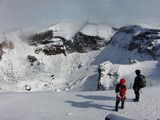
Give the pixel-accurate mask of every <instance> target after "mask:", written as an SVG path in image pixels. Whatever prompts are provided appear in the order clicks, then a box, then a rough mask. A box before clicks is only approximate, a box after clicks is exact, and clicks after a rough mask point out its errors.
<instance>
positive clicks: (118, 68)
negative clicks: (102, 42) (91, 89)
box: [92, 26, 160, 89]
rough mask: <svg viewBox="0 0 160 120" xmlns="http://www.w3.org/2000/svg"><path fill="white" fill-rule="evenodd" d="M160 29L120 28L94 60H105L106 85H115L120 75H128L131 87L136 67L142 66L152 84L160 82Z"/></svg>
mask: <svg viewBox="0 0 160 120" xmlns="http://www.w3.org/2000/svg"><path fill="white" fill-rule="evenodd" d="M159 33H160V30H159V29H153V28H146V27H144V26H126V27H122V28H120V29H119V30H118V31H117V32H116V33H115V35H114V36H113V37H112V41H111V42H110V44H109V45H108V46H106V47H105V49H104V50H103V51H102V52H101V54H100V55H99V56H98V57H97V58H96V59H95V61H94V62H93V63H92V64H94V65H95V64H99V63H100V62H101V65H100V66H101V69H102V73H101V74H102V75H101V76H100V81H101V84H102V85H103V86H104V88H105V89H109V88H114V84H115V83H117V82H118V81H119V80H120V78H126V80H127V86H128V87H131V86H132V85H133V81H134V78H135V70H136V69H140V70H141V71H142V74H144V75H145V76H146V77H147V80H148V86H149V85H155V84H160V81H159V77H160V76H159V71H160V67H159V58H160V57H159V50H160V49H159V48H160V44H159V41H160V36H159V35H160V34H159Z"/></svg>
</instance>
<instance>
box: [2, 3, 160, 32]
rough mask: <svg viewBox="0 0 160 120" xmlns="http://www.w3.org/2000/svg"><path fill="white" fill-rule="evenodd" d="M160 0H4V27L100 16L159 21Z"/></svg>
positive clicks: (121, 21) (119, 21) (117, 21)
mask: <svg viewBox="0 0 160 120" xmlns="http://www.w3.org/2000/svg"><path fill="white" fill-rule="evenodd" d="M159 11H160V0H0V29H1V30H2V29H8V28H13V27H30V26H39V25H41V26H43V25H49V24H52V23H55V22H60V21H68V20H69V21H84V20H97V21H102V22H107V23H110V24H113V25H125V24H134V23H136V22H139V21H140V22H142V23H143V22H146V23H147V22H153V23H154V24H158V25H160V24H159V20H160V12H159Z"/></svg>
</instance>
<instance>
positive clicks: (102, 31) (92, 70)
mask: <svg viewBox="0 0 160 120" xmlns="http://www.w3.org/2000/svg"><path fill="white" fill-rule="evenodd" d="M65 26H66V27H65ZM74 28H75V29H74ZM45 30H52V31H53V38H51V39H48V38H47V39H45V40H47V41H49V43H47V44H46V42H45V44H41V42H40V43H37V44H36V45H29V44H28V42H26V36H25V37H23V36H22V35H24V32H23V31H22V30H16V31H12V32H8V33H7V34H5V36H6V39H7V40H11V41H12V42H13V44H14V46H15V47H14V49H13V50H5V54H3V56H2V60H1V61H0V70H1V71H0V74H1V75H0V79H1V84H0V88H1V91H26V88H25V86H26V85H27V86H28V87H31V91H46V90H54V91H84V90H85V91H89V90H96V89H97V82H98V77H99V73H98V66H99V65H100V64H102V66H104V67H105V71H103V77H102V76H101V80H100V81H101V82H102V85H103V86H104V87H105V88H107V89H108V88H111V87H112V86H114V83H115V82H117V81H118V80H119V79H120V78H121V77H125V78H126V79H127V85H128V86H129V87H130V86H131V84H132V83H133V79H134V77H135V73H134V71H135V69H140V70H141V71H142V74H144V75H146V77H147V80H148V83H149V84H151V85H155V84H159V71H160V67H159V30H158V29H154V28H146V27H141V26H126V27H122V28H120V29H119V30H118V31H117V32H116V33H115V34H114V32H115V30H114V28H112V27H111V26H108V25H104V24H78V26H74V25H73V24H71V23H60V24H56V25H53V26H51V27H48V28H44V29H43V30H39V31H37V33H41V32H42V31H45ZM77 31H78V32H77ZM22 33H23V34H22ZM56 33H57V34H56ZM92 33H93V34H92ZM113 34H114V36H113ZM27 35H28V34H27ZM54 35H55V36H56V37H55V36H54ZM60 35H61V36H60ZM88 35H89V36H88ZM141 35H143V36H144V37H143V39H142V37H141ZM57 36H58V37H57ZM73 36H74V37H73ZM111 36H113V37H112V39H111ZM24 38H25V39H24ZM40 38H43V36H41V35H40ZM57 40H58V41H60V44H59V45H60V47H59V48H60V49H61V50H62V51H67V50H69V48H70V46H68V45H71V44H67V42H69V43H74V44H73V45H75V44H76V45H79V44H80V45H81V46H78V47H81V48H83V49H82V50H84V51H81V52H82V53H79V52H80V51H76V50H73V51H72V52H69V51H67V52H65V54H64V53H63V52H62V53H63V54H62V53H61V54H60V53H59V54H56V55H45V54H44V52H43V49H44V48H47V49H48V46H50V45H52V44H53V43H55V42H56V43H57ZM110 40H111V42H110ZM64 41H65V42H64ZM66 41H67V42H66ZM106 41H107V42H108V43H107V44H106V43H105V42H106ZM137 41H141V42H137ZM146 41H147V42H146ZM52 42H53V43H52ZM99 42H102V44H103V45H102V46H100V47H98V49H96V50H94V48H95V47H96V45H98V46H99V45H100V44H99ZM134 42H135V43H134ZM131 43H133V44H134V45H135V44H136V47H135V48H134V49H132V50H131V49H130V47H128V46H130V44H131ZM61 45H62V46H61ZM76 45H75V47H73V48H76V47H77V46H76ZM90 45H92V46H90ZM106 45H107V46H106ZM84 46H85V47H84ZM88 46H89V47H91V48H89V47H88ZM104 46H105V47H104ZM141 46H142V47H143V48H144V49H143V50H144V53H143V52H142V51H140V52H139V49H140V48H141ZM149 47H150V48H156V49H155V51H154V52H153V54H154V56H155V57H153V54H149V53H150V52H149V53H148V50H147V49H148V48H149ZM65 48H66V49H65ZM37 50H40V51H38V52H35V51H37ZM49 50H50V49H49ZM141 50H142V49H141ZM149 51H152V49H149ZM51 52H53V51H51ZM54 52H55V51H54ZM55 53H56V52H55ZM65 55H66V56H65ZM115 73H116V74H117V75H118V76H117V75H116V76H114V75H113V74H115Z"/></svg>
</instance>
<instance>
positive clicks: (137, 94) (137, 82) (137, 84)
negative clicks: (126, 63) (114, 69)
mask: <svg viewBox="0 0 160 120" xmlns="http://www.w3.org/2000/svg"><path fill="white" fill-rule="evenodd" d="M135 73H136V75H137V76H136V77H135V80H134V84H133V90H134V93H135V99H133V101H134V102H139V97H140V92H139V91H140V89H141V87H140V81H141V78H140V76H141V71H140V70H136V71H135Z"/></svg>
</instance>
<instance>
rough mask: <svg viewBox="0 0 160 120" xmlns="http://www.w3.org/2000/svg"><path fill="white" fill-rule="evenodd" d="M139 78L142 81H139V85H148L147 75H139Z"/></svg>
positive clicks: (142, 86) (141, 86)
mask: <svg viewBox="0 0 160 120" xmlns="http://www.w3.org/2000/svg"><path fill="white" fill-rule="evenodd" d="M139 78H140V79H139V80H140V83H139V87H140V88H144V87H145V86H146V84H147V83H146V77H145V76H144V75H140V76H139Z"/></svg>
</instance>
